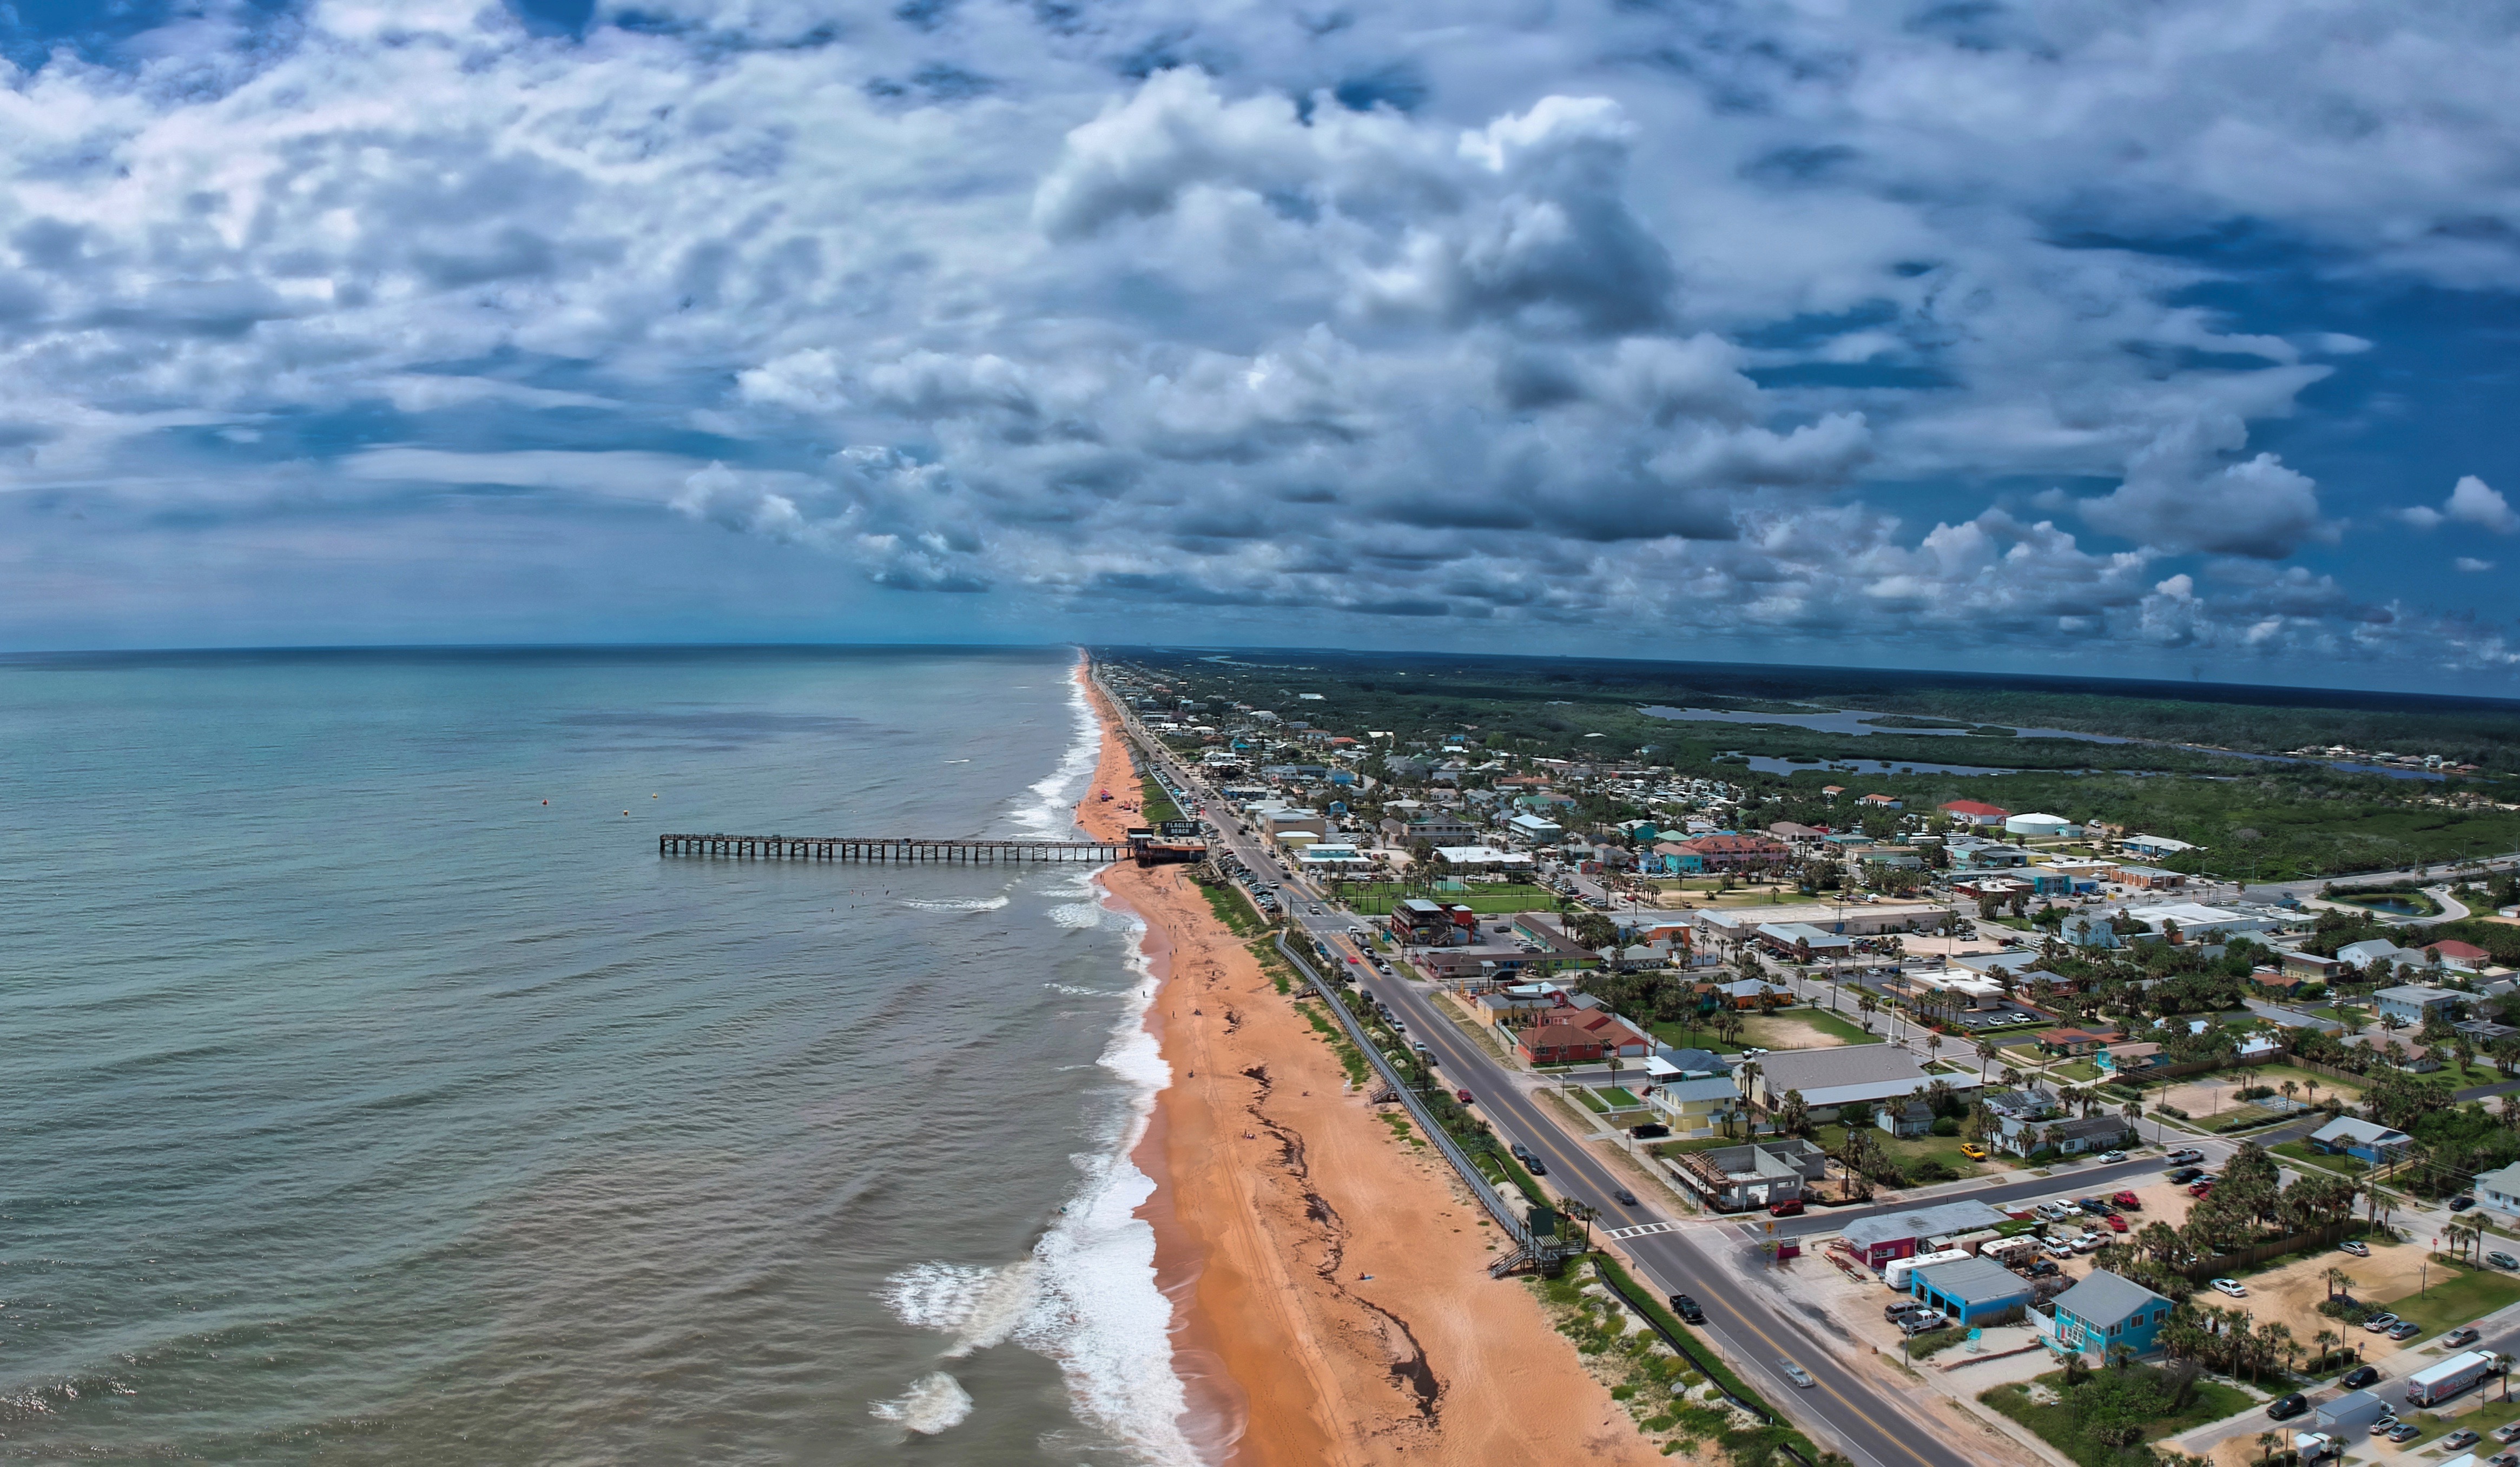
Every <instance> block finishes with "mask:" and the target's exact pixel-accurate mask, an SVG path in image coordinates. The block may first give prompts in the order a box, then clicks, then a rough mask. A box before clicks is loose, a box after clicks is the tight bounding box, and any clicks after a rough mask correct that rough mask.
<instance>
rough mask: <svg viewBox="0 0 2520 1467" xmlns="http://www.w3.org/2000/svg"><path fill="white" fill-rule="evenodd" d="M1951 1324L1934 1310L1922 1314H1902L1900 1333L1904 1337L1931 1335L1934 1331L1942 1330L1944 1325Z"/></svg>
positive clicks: (1900, 1317)
mask: <svg viewBox="0 0 2520 1467" xmlns="http://www.w3.org/2000/svg"><path fill="white" fill-rule="evenodd" d="M1949 1323H1951V1320H1950V1319H1949V1318H1948V1317H1946V1316H1944V1315H1943V1314H1940V1313H1938V1312H1936V1311H1932V1310H1927V1311H1924V1312H1922V1313H1916V1314H1901V1315H1900V1316H1899V1332H1900V1333H1901V1334H1903V1335H1922V1334H1931V1333H1932V1332H1933V1331H1935V1330H1938V1329H1941V1328H1942V1327H1943V1326H1944V1325H1946V1324H1949Z"/></svg>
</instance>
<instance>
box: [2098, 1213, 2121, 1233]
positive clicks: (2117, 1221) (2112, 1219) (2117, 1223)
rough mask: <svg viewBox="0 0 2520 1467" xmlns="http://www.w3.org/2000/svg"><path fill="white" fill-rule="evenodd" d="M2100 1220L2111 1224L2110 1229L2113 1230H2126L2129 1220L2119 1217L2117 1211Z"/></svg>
mask: <svg viewBox="0 0 2520 1467" xmlns="http://www.w3.org/2000/svg"><path fill="white" fill-rule="evenodd" d="M2100 1221H2101V1222H2103V1223H2107V1224H2109V1231H2111V1232H2124V1231H2126V1230H2127V1220H2126V1219H2124V1218H2121V1217H2119V1216H2118V1215H2117V1214H2115V1213H2111V1214H2109V1215H2108V1216H2107V1217H2105V1218H2102V1219H2101V1220H2100Z"/></svg>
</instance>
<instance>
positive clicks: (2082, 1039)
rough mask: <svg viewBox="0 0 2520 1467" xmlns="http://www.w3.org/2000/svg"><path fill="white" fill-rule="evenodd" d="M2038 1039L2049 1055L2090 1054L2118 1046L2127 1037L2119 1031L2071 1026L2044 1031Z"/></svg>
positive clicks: (2041, 1031)
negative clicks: (2114, 1045) (2099, 1049)
mask: <svg viewBox="0 0 2520 1467" xmlns="http://www.w3.org/2000/svg"><path fill="white" fill-rule="evenodd" d="M2037 1037H2038V1040H2039V1047H2040V1048H2041V1049H2042V1050H2045V1051H2046V1052H2048V1053H2049V1054H2089V1053H2091V1052H2092V1051H2093V1050H2094V1049H2097V1048H2099V1047H2100V1046H2101V1045H2113V1044H2116V1043H2117V1042H2118V1041H2119V1040H2120V1039H2122V1038H2124V1037H2125V1035H2124V1033H2123V1031H2120V1030H2117V1029H2076V1028H2074V1027H2073V1026H2071V1025H2060V1026H2059V1027H2057V1028H2054V1029H2042V1030H2040V1031H2039V1034H2038V1036H2037Z"/></svg>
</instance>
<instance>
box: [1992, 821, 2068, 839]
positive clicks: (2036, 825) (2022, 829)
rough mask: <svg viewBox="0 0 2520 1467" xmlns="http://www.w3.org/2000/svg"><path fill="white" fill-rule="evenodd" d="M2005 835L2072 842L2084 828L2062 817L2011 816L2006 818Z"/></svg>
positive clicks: (2004, 822)
mask: <svg viewBox="0 0 2520 1467" xmlns="http://www.w3.org/2000/svg"><path fill="white" fill-rule="evenodd" d="M2003 833H2004V834H2006V835H2028V836H2034V837H2049V838H2055V839H2062V840H2072V839H2075V838H2076V837H2078V836H2080V835H2081V834H2082V833H2083V827H2082V826H2080V825H2078V824H2075V823H2074V822H2072V821H2069V820H2067V819H2065V818H2064V817H2063V816H2061V815H2011V816H2006V817H2004V821H2003Z"/></svg>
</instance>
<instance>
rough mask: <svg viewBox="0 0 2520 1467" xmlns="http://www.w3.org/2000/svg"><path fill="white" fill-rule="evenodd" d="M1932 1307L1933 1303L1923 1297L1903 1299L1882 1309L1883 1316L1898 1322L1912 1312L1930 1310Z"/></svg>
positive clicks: (1894, 1322) (1892, 1321)
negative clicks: (1927, 1301) (1928, 1302)
mask: <svg viewBox="0 0 2520 1467" xmlns="http://www.w3.org/2000/svg"><path fill="white" fill-rule="evenodd" d="M1932 1308H1933V1306H1932V1305H1930V1304H1927V1303H1926V1302H1925V1301H1923V1300H1921V1299H1902V1300H1900V1301H1898V1302H1897V1303H1895V1304H1893V1305H1891V1306H1889V1307H1888V1308H1886V1309H1884V1310H1883V1311H1881V1317H1882V1318H1884V1319H1887V1320H1889V1321H1890V1322H1891V1323H1893V1324H1896V1323H1898V1322H1899V1321H1900V1320H1902V1319H1905V1318H1907V1317H1908V1316H1909V1315H1910V1314H1913V1313H1918V1312H1921V1311H1928V1310H1931V1309H1932Z"/></svg>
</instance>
